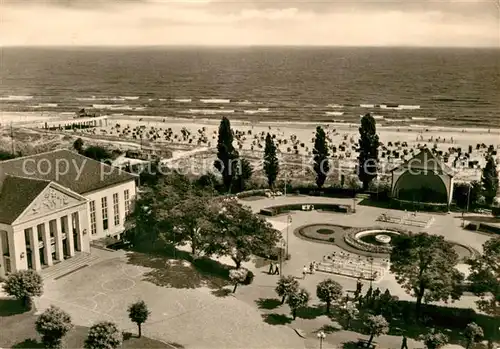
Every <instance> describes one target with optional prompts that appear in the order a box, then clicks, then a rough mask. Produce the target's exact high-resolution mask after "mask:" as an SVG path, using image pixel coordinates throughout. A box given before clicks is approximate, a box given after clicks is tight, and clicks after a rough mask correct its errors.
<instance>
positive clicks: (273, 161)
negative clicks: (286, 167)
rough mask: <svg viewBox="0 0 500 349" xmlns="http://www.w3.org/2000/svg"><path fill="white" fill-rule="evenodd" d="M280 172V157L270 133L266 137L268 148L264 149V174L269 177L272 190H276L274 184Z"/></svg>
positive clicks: (268, 180)
mask: <svg viewBox="0 0 500 349" xmlns="http://www.w3.org/2000/svg"><path fill="white" fill-rule="evenodd" d="M279 171H280V167H279V162H278V157H277V156H276V145H275V144H274V141H273V139H272V137H271V135H270V134H269V133H268V134H267V136H266V146H265V148H264V172H265V173H266V176H267V183H268V184H269V188H270V189H271V190H273V189H274V183H275V182H276V178H277V177H278V173H279Z"/></svg>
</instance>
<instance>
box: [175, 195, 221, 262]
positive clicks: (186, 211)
mask: <svg viewBox="0 0 500 349" xmlns="http://www.w3.org/2000/svg"><path fill="white" fill-rule="evenodd" d="M212 201H213V197H212V196H211V195H210V193H209V192H206V191H202V190H195V189H194V188H191V189H190V190H189V191H188V192H186V193H185V197H184V198H182V199H180V201H179V202H178V204H177V205H175V206H174V207H173V208H172V209H171V210H169V216H168V217H169V219H170V220H171V222H172V223H171V224H172V225H173V227H174V228H173V229H174V232H175V235H176V236H175V241H176V244H177V245H181V244H184V243H186V242H189V243H190V245H191V253H192V255H193V257H196V256H197V255H198V253H199V252H201V251H204V250H205V247H206V246H205V244H206V239H207V237H208V236H210V231H211V230H212V227H213V224H212V220H213V219H214V218H215V217H216V216H217V211H216V206H215V205H213V204H212Z"/></svg>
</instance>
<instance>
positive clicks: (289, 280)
mask: <svg viewBox="0 0 500 349" xmlns="http://www.w3.org/2000/svg"><path fill="white" fill-rule="evenodd" d="M274 290H275V291H276V293H277V294H278V296H280V297H281V304H283V303H285V300H286V297H287V296H289V295H291V294H292V293H295V292H297V291H298V290H299V282H298V281H297V280H295V278H294V277H293V276H292V275H288V276H282V277H280V279H279V280H278V285H277V286H276V288H275V289H274Z"/></svg>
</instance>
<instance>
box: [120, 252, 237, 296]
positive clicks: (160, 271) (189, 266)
mask: <svg viewBox="0 0 500 349" xmlns="http://www.w3.org/2000/svg"><path fill="white" fill-rule="evenodd" d="M127 258H128V261H127V263H129V264H133V265H137V266H142V267H146V268H149V269H151V270H150V271H148V272H146V273H145V274H144V275H143V280H144V281H149V282H151V283H153V284H155V285H157V286H165V287H174V288H198V287H208V288H211V289H220V288H222V287H224V286H227V285H230V284H231V283H230V280H229V270H230V269H232V268H233V267H232V266H229V265H226V264H221V263H219V262H217V261H214V260H212V259H210V258H206V257H202V258H199V259H196V260H194V261H193V260H192V257H191V255H190V254H189V253H187V252H185V251H180V250H178V249H175V248H170V249H165V250H164V251H162V253H161V254H160V253H158V252H155V253H152V252H149V253H143V252H128V253H127Z"/></svg>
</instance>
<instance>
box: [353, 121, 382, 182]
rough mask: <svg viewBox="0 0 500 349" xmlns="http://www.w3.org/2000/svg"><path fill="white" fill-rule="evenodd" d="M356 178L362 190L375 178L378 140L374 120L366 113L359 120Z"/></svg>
mask: <svg viewBox="0 0 500 349" xmlns="http://www.w3.org/2000/svg"><path fill="white" fill-rule="evenodd" d="M359 134H360V138H359V156H358V161H359V163H358V178H359V180H360V181H361V182H363V190H364V191H366V190H367V189H368V185H369V184H370V182H371V181H372V180H373V179H374V178H375V177H377V162H378V146H379V139H378V135H377V128H376V123H375V119H374V118H373V116H372V115H371V114H370V113H368V114H366V115H365V116H363V117H362V118H361V127H360V128H359Z"/></svg>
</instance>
